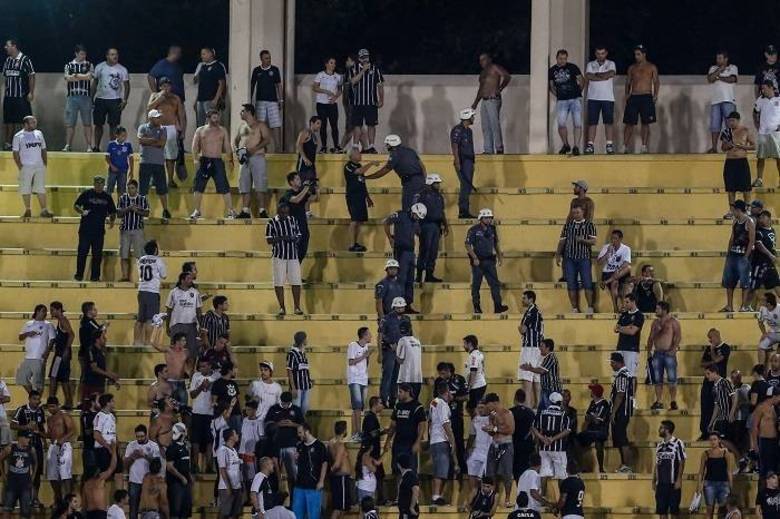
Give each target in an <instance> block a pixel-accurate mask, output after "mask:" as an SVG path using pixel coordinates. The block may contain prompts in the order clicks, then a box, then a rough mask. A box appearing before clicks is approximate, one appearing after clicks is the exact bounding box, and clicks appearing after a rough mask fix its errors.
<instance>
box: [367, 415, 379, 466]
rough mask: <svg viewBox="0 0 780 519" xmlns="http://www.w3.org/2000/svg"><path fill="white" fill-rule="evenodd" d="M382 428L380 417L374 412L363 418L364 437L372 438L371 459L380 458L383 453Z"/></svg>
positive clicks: (370, 440)
mask: <svg viewBox="0 0 780 519" xmlns="http://www.w3.org/2000/svg"><path fill="white" fill-rule="evenodd" d="M381 432H382V426H381V425H380V424H379V417H378V416H377V415H376V414H375V413H374V412H373V411H368V412H367V413H366V415H365V416H364V417H363V437H365V438H370V439H369V440H366V441H369V442H370V443H371V457H372V458H377V459H378V458H379V457H380V455H381V453H382V443H381V440H380V436H381Z"/></svg>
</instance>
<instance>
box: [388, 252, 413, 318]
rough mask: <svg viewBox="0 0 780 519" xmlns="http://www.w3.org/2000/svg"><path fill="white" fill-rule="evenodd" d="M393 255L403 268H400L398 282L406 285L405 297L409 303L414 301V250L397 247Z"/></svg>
mask: <svg viewBox="0 0 780 519" xmlns="http://www.w3.org/2000/svg"><path fill="white" fill-rule="evenodd" d="M393 256H395V259H396V260H397V261H398V264H399V265H400V267H401V268H399V269H398V283H400V284H401V286H403V287H404V299H405V300H406V304H407V305H411V304H412V302H413V301H414V251H413V250H402V249H395V251H393Z"/></svg>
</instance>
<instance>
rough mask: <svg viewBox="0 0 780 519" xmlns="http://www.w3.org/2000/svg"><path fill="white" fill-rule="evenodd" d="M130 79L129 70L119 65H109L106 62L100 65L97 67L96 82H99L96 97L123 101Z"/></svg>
mask: <svg viewBox="0 0 780 519" xmlns="http://www.w3.org/2000/svg"><path fill="white" fill-rule="evenodd" d="M129 78H130V76H129V75H128V74H127V69H126V68H125V67H123V66H122V65H120V64H119V63H117V64H116V65H109V64H108V63H106V62H105V61H102V62H100V63H98V65H97V67H95V80H96V81H97V88H96V89H95V97H96V98H98V99H123V96H124V94H125V81H127V80H128V79H129Z"/></svg>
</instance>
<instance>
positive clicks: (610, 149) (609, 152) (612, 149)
mask: <svg viewBox="0 0 780 519" xmlns="http://www.w3.org/2000/svg"><path fill="white" fill-rule="evenodd" d="M614 154H615V145H614V144H612V143H608V144H607V155H614Z"/></svg>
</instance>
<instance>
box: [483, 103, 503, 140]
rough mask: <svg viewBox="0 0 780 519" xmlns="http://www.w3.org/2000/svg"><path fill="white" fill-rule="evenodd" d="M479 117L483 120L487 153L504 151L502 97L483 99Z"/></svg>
mask: <svg viewBox="0 0 780 519" xmlns="http://www.w3.org/2000/svg"><path fill="white" fill-rule="evenodd" d="M479 117H480V120H481V121H482V138H483V140H484V143H483V144H484V149H485V153H488V154H492V153H503V152H504V139H503V137H502V136H501V98H500V97H499V98H494V99H483V100H482V103H480V109H479Z"/></svg>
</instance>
